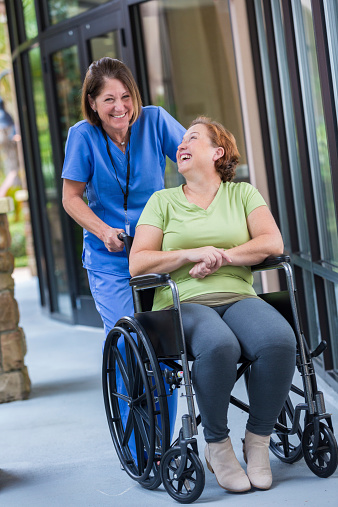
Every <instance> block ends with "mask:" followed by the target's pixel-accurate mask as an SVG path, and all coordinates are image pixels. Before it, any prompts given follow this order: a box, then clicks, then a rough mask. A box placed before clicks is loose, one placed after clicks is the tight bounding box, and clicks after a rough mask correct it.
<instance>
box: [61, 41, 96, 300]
mask: <svg viewBox="0 0 338 507" xmlns="http://www.w3.org/2000/svg"><path fill="white" fill-rule="evenodd" d="M52 65H53V75H54V81H55V83H56V98H57V105H58V118H59V122H60V129H61V137H62V142H63V152H64V148H65V144H66V140H67V135H68V130H69V128H70V127H71V126H73V125H74V124H75V123H77V122H78V121H80V120H81V119H82V117H81V87H82V81H81V73H80V67H79V58H78V51H77V47H76V46H71V47H69V48H65V49H62V50H61V51H57V52H56V53H54V54H53V55H52ZM71 227H72V239H73V244H72V248H73V249H74V250H75V258H76V259H81V254H82V238H83V230H82V227H80V226H79V225H78V224H77V223H76V222H74V221H73V220H72V221H71ZM76 268H77V279H78V284H79V293H80V294H84V295H89V294H90V291H89V286H88V279H87V276H86V272H85V270H84V269H83V268H82V265H81V263H79V262H78V263H76Z"/></svg>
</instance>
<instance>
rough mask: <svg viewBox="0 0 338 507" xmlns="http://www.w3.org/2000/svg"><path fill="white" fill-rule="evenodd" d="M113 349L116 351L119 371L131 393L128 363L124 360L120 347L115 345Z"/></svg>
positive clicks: (128, 391)
mask: <svg viewBox="0 0 338 507" xmlns="http://www.w3.org/2000/svg"><path fill="white" fill-rule="evenodd" d="M113 351H114V355H115V357H116V362H117V365H118V368H119V371H120V373H121V377H122V380H123V383H124V385H125V387H126V390H127V393H130V387H129V378H128V373H127V368H126V363H125V362H124V359H123V357H122V354H121V352H120V351H119V349H118V348H117V347H116V346H115V347H113Z"/></svg>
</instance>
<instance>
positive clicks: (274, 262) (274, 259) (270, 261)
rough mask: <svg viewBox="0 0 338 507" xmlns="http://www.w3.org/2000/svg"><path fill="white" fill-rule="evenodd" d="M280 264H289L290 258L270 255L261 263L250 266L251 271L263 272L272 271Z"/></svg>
mask: <svg viewBox="0 0 338 507" xmlns="http://www.w3.org/2000/svg"><path fill="white" fill-rule="evenodd" d="M282 262H290V257H289V256H288V255H277V256H273V255H270V256H269V257H267V258H266V259H265V260H264V261H263V262H260V263H259V264H255V265H254V266H251V271H252V272H254V271H264V270H266V269H273V268H275V267H277V266H279V265H280V264H281V263H282Z"/></svg>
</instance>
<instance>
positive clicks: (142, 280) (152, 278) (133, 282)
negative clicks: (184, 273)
mask: <svg viewBox="0 0 338 507" xmlns="http://www.w3.org/2000/svg"><path fill="white" fill-rule="evenodd" d="M169 280H170V275H169V273H163V274H159V273H148V274H146V275H138V276H134V277H133V278H131V279H130V281H129V285H130V286H131V287H146V286H147V285H148V286H149V287H156V286H158V285H165V284H166V283H167V282H168V281H169Z"/></svg>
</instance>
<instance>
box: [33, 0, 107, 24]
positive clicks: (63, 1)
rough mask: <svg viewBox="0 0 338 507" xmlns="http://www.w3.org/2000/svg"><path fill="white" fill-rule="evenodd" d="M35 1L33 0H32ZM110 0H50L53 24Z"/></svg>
mask: <svg viewBox="0 0 338 507" xmlns="http://www.w3.org/2000/svg"><path fill="white" fill-rule="evenodd" d="M32 1H33V0H32ZM108 1H109V0H91V1H90V2H87V1H85V0H48V11H49V18H50V22H51V24H52V25H54V24H56V23H59V22H60V21H63V20H64V19H68V18H72V17H73V16H77V15H78V14H81V13H82V12H86V11H88V10H89V9H93V8H94V7H97V6H98V5H102V4H105V3H107V2H108Z"/></svg>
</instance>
